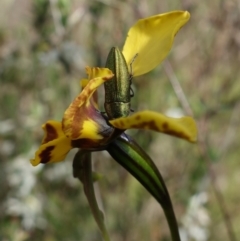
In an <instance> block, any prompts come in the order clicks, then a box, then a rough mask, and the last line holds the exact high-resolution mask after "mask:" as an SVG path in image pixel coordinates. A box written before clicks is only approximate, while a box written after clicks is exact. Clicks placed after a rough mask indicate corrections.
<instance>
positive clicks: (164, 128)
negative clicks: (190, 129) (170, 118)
mask: <svg viewBox="0 0 240 241" xmlns="http://www.w3.org/2000/svg"><path fill="white" fill-rule="evenodd" d="M162 128H163V130H164V131H167V130H168V129H169V128H168V123H167V122H164V123H163V124H162Z"/></svg>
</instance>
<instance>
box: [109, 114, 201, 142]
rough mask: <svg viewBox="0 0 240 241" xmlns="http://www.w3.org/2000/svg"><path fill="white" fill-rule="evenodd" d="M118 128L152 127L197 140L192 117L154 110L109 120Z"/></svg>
mask: <svg viewBox="0 0 240 241" xmlns="http://www.w3.org/2000/svg"><path fill="white" fill-rule="evenodd" d="M109 122H110V123H111V124H112V125H113V126H114V127H115V128H118V129H122V130H124V129H150V130H154V131H157V132H162V133H165V134H169V135H172V136H176V137H179V138H183V139H185V140H188V141H190V142H196V140H197V127H196V123H195V121H194V120H193V118H192V117H182V118H172V117H167V116H165V115H162V114H160V113H156V112H153V111H142V112H138V113H136V114H134V115H132V116H129V117H126V118H118V119H115V120H111V121H109Z"/></svg>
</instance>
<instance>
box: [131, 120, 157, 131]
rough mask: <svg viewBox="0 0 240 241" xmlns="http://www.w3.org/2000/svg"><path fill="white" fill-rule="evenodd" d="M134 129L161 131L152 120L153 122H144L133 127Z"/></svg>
mask: <svg viewBox="0 0 240 241" xmlns="http://www.w3.org/2000/svg"><path fill="white" fill-rule="evenodd" d="M132 127H133V128H138V129H139V128H140V129H151V130H156V131H159V128H158V127H157V125H156V123H155V121H153V120H151V121H145V122H142V123H141V124H137V125H132Z"/></svg>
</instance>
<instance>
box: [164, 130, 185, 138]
mask: <svg viewBox="0 0 240 241" xmlns="http://www.w3.org/2000/svg"><path fill="white" fill-rule="evenodd" d="M165 133H166V134H169V135H172V136H176V137H179V138H183V139H187V140H189V137H188V136H187V135H186V134H184V133H183V132H181V131H173V130H168V131H166V132H165Z"/></svg>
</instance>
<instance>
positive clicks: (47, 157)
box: [39, 146, 55, 164]
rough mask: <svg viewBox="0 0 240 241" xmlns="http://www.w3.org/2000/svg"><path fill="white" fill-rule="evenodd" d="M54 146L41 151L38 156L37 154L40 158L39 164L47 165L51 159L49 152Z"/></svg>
mask: <svg viewBox="0 0 240 241" xmlns="http://www.w3.org/2000/svg"><path fill="white" fill-rule="evenodd" d="M54 148H55V147H54V146H48V147H47V148H46V149H45V150H43V151H42V152H41V153H40V154H39V158H40V160H41V161H40V162H41V163H44V164H45V163H48V162H49V161H50V159H51V152H52V150H53V149H54Z"/></svg>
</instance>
